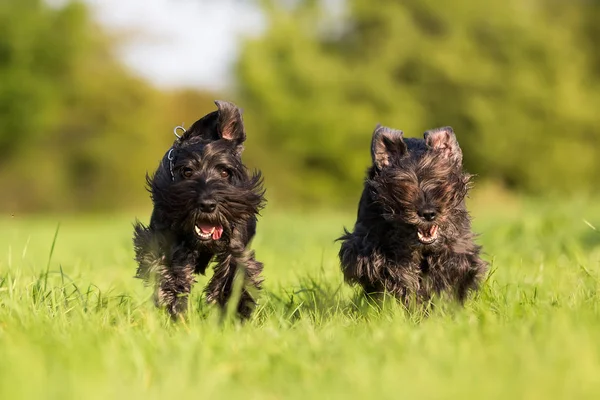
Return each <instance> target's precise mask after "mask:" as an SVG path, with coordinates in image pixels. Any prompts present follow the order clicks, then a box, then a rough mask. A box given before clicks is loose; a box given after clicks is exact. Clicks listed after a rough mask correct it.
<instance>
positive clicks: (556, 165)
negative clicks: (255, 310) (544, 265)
mask: <svg viewBox="0 0 600 400" xmlns="http://www.w3.org/2000/svg"><path fill="white" fill-rule="evenodd" d="M599 43H600V1H598V0H571V1H564V0H495V1H487V2H484V1H480V0H453V1H452V2H448V1H445V0H379V1H377V2H375V1H373V0H322V1H317V0H282V1H274V0H264V1H261V0H256V1H252V0H218V1H208V0H127V1H122V0H86V1H60V0H0V209H1V210H3V212H4V213H5V214H10V213H13V214H14V213H25V212H36V213H39V212H99V211H117V210H134V209H141V208H148V207H149V206H150V200H149V198H148V194H147V192H146V191H145V188H144V183H145V181H144V174H145V173H146V171H149V172H153V171H154V169H155V168H156V166H157V164H158V161H159V160H160V159H161V157H162V156H163V154H164V152H165V151H166V150H167V149H168V147H169V146H170V145H171V143H172V141H173V138H174V137H173V134H172V131H173V127H174V126H176V125H179V124H181V123H182V122H183V123H185V126H189V125H191V124H192V123H193V122H194V121H195V120H197V119H198V118H200V117H201V116H203V115H204V114H206V113H208V112H210V111H213V110H214V109H215V106H214V104H213V100H214V99H226V100H232V101H234V102H236V103H237V104H238V105H239V106H240V107H242V108H243V109H244V116H245V121H246V125H247V132H248V142H247V145H246V151H245V153H244V158H245V161H246V162H247V164H248V165H249V166H251V167H257V168H260V169H262V171H263V173H264V176H265V185H266V187H267V190H268V192H267V195H268V198H269V200H270V202H271V204H275V205H277V206H278V207H314V206H324V207H347V208H348V209H354V208H355V205H356V203H357V201H358V198H359V193H360V191H361V188H362V179H363V175H364V171H365V169H366V167H367V165H368V163H369V162H370V155H369V144H370V138H371V133H372V131H373V128H374V127H375V125H376V123H382V124H385V125H388V126H392V127H394V128H398V129H402V130H404V132H405V134H406V136H421V135H422V133H423V132H424V131H425V130H427V129H431V128H434V127H438V126H444V125H451V126H452V127H454V129H455V131H456V132H457V135H458V139H459V141H460V144H461V146H462V148H463V152H464V155H465V163H466V167H467V169H468V170H469V171H470V172H472V173H475V174H477V175H478V178H477V181H478V185H479V187H480V188H482V187H483V188H494V189H493V190H494V191H497V192H498V193H503V194H506V193H508V194H510V195H513V194H515V195H526V196H543V197H555V196H568V197H572V196H580V195H585V196H593V195H594V194H598V192H599V191H600V185H599V184H598V183H599V180H600V173H599V172H600V112H599V111H600V51H599V49H600V48H599V46H600V45H599Z"/></svg>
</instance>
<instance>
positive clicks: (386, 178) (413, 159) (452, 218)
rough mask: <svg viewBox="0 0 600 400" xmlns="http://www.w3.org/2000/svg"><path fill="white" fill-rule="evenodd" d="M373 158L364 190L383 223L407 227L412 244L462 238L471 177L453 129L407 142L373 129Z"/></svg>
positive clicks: (394, 133) (385, 130)
mask: <svg viewBox="0 0 600 400" xmlns="http://www.w3.org/2000/svg"><path fill="white" fill-rule="evenodd" d="M371 155H372V159H373V166H372V167H371V169H370V171H369V179H367V188H368V189H369V190H370V192H371V193H372V198H373V200H374V202H375V203H377V204H379V205H380V206H381V208H382V210H383V217H384V218H385V219H386V220H389V221H397V222H401V223H402V224H404V225H405V227H406V228H408V229H407V231H408V232H410V236H411V237H410V242H411V243H414V244H415V245H418V246H438V245H441V244H443V243H444V242H447V241H448V240H451V239H452V238H453V237H456V236H458V235H459V234H460V232H461V226H462V225H463V224H464V223H465V218H467V219H468V216H467V214H466V210H465V207H464V198H465V196H466V195H467V192H468V189H469V182H470V175H468V174H466V173H464V172H463V170H462V152H461V150H460V147H459V145H458V141H457V140H456V136H455V134H454V131H453V130H452V128H450V127H444V128H438V129H433V130H430V131H427V132H425V134H424V138H423V139H413V138H406V139H405V138H404V137H403V132H402V131H399V130H394V129H390V128H387V127H383V126H377V128H376V129H375V131H374V132H373V140H372V145H371Z"/></svg>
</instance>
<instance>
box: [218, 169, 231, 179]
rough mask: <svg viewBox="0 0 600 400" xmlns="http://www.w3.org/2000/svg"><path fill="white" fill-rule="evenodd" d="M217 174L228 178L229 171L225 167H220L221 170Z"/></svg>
mask: <svg viewBox="0 0 600 400" xmlns="http://www.w3.org/2000/svg"><path fill="white" fill-rule="evenodd" d="M219 175H221V178H229V175H230V174H229V171H227V170H226V169H225V168H222V169H221V170H219Z"/></svg>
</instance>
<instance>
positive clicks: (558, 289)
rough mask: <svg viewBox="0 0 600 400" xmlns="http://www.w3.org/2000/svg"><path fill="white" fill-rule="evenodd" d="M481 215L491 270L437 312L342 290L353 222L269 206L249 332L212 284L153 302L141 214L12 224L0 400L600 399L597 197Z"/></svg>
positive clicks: (2, 241)
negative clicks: (178, 298)
mask: <svg viewBox="0 0 600 400" xmlns="http://www.w3.org/2000/svg"><path fill="white" fill-rule="evenodd" d="M596 204H598V203H596ZM473 214H474V216H475V223H474V225H475V229H476V230H477V231H478V232H481V233H482V235H481V237H480V238H479V242H480V243H481V244H483V245H484V249H485V252H486V255H485V258H486V259H487V260H489V261H490V262H491V263H492V270H493V273H492V274H491V276H490V277H489V279H488V281H487V282H486V284H485V286H484V288H483V290H482V291H481V292H480V293H479V294H478V295H477V296H476V297H473V298H472V299H471V300H469V301H468V303H467V304H466V307H465V308H464V309H456V308H454V307H452V306H444V305H441V306H440V307H438V308H437V309H436V311H435V312H434V314H433V315H432V316H430V317H428V318H424V317H423V316H422V315H419V314H412V315H408V314H406V313H405V312H403V311H402V310H401V309H400V308H399V307H398V306H397V305H395V304H394V303H393V302H387V303H385V304H384V305H383V307H380V308H377V307H375V306H373V305H369V304H367V303H366V302H365V301H364V300H363V299H361V297H360V296H357V294H356V291H355V290H353V289H352V288H349V287H347V286H345V285H344V284H343V283H342V279H341V274H340V272H339V267H338V263H337V258H336V255H337V250H338V245H337V244H336V243H334V242H333V239H334V238H335V237H337V235H339V234H340V232H341V229H342V226H343V225H347V226H351V225H352V223H353V217H354V215H353V213H347V214H342V213H339V214H335V213H327V212H325V211H320V212H316V213H313V214H308V213H304V214H299V213H283V212H279V211H277V210H274V211H273V210H269V209H267V210H266V211H265V215H264V217H263V218H262V219H261V222H260V226H259V235H258V236H257V238H256V240H255V242H254V248H255V249H256V252H257V257H258V258H259V259H260V260H262V261H263V262H264V263H265V274H264V275H265V277H266V283H265V291H264V292H263V295H262V297H261V305H260V307H259V309H258V310H257V312H256V314H255V316H254V318H253V319H252V320H251V321H250V322H249V323H247V324H244V325H240V324H239V323H237V322H236V321H235V320H226V321H225V322H222V321H220V320H219V318H218V313H217V312H216V311H215V310H211V309H208V308H207V307H206V306H204V305H203V303H202V298H201V289H202V286H203V284H204V283H205V282H206V278H204V277H202V278H200V279H199V284H198V285H196V288H195V290H194V292H193V297H192V302H191V303H192V304H191V312H190V314H189V316H188V318H187V321H186V322H185V323H178V324H172V323H170V322H169V321H168V319H167V318H166V317H165V316H164V315H162V314H161V313H159V312H158V311H156V310H155V309H154V307H153V306H152V302H151V300H150V295H151V293H150V290H149V289H148V288H144V287H143V285H142V284H141V282H140V281H138V280H135V279H133V278H132V276H133V274H134V271H135V264H134V262H133V260H132V257H133V254H132V248H131V244H130V235H131V221H132V220H133V219H134V217H135V216H136V215H134V214H132V215H126V216H119V217H109V216H103V217H87V218H82V217H64V218H59V217H18V216H17V217H14V218H10V217H6V218H4V219H2V220H0V399H18V398H32V399H40V398H60V399H83V398H85V399H115V398H123V399H138V398H139V399H159V398H162V399H164V398H194V399H197V398H207V399H208V398H210V399H216V398H223V399H231V398H246V399H295V398H306V399H313V398H328V399H342V398H343V399H348V398H363V399H365V398H369V399H370V398H374V399H378V398H386V399H415V398H424V399H437V398H462V399H464V398H478V399H513V398H519V399H585V398H589V399H598V398H600V231H598V230H596V229H598V228H600V205H593V203H592V202H583V201H580V202H571V203H568V204H551V203H540V202H515V203H512V204H511V206H510V207H508V206H507V207H491V206H489V205H488V206H486V205H485V204H478V205H477V206H475V207H474V212H473ZM139 216H142V217H143V216H144V215H143V214H141V215H139ZM584 220H585V221H587V222H588V223H589V224H590V225H591V226H590V225H588V224H586V222H585V221H584ZM59 222H60V228H59V229H58V235H57V237H56V242H55V246H54V248H53V252H52V255H51V248H52V247H53V246H52V244H53V237H54V235H55V232H56V230H57V224H58V223H59ZM594 226H595V227H596V229H594V228H593V227H594ZM50 255H51V258H50Z"/></svg>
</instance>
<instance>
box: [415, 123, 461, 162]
mask: <svg viewBox="0 0 600 400" xmlns="http://www.w3.org/2000/svg"><path fill="white" fill-rule="evenodd" d="M423 138H425V144H426V145H427V147H428V148H430V149H432V150H434V151H438V152H440V154H441V155H442V156H444V157H446V158H449V159H450V160H453V161H456V162H458V163H462V151H461V150H460V146H459V145H458V140H456V135H455V134H454V130H453V129H452V128H451V127H449V126H445V127H443V128H437V129H432V130H429V131H427V132H425V133H424V134H423Z"/></svg>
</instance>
